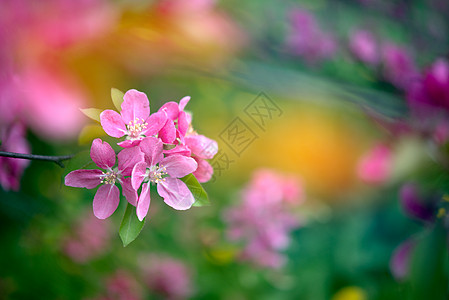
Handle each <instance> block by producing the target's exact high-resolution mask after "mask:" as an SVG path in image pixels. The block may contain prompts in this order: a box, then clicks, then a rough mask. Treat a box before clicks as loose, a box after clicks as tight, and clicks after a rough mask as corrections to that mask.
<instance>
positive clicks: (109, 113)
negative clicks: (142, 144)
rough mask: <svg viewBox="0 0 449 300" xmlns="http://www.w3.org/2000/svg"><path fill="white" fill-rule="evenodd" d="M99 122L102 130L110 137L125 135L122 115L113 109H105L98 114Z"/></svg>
mask: <svg viewBox="0 0 449 300" xmlns="http://www.w3.org/2000/svg"><path fill="white" fill-rule="evenodd" d="M100 122H101V126H102V127H103V130H104V131H105V132H106V133H107V134H108V135H109V136H112V137H115V138H119V137H122V136H124V135H125V133H126V131H127V130H126V126H125V122H123V119H122V116H120V115H119V113H118V112H116V111H113V110H110V109H108V110H105V111H103V112H102V113H101V114H100Z"/></svg>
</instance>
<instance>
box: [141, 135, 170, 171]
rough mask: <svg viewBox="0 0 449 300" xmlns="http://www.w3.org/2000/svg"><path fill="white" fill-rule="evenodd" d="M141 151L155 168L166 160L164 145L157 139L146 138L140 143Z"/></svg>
mask: <svg viewBox="0 0 449 300" xmlns="http://www.w3.org/2000/svg"><path fill="white" fill-rule="evenodd" d="M139 147H140V150H142V152H143V153H144V154H145V160H146V162H147V163H148V164H149V165H150V166H154V165H155V164H157V163H158V162H160V161H161V160H162V159H163V158H164V154H163V153H162V151H163V150H164V144H163V143H162V142H161V140H160V139H158V138H155V137H152V136H150V137H146V138H144V139H143V140H142V142H140V145H139Z"/></svg>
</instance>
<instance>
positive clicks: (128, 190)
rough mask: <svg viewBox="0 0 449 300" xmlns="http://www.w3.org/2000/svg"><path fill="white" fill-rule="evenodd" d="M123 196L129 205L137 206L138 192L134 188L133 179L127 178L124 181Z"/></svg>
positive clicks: (122, 184)
mask: <svg viewBox="0 0 449 300" xmlns="http://www.w3.org/2000/svg"><path fill="white" fill-rule="evenodd" d="M121 186H122V194H123V196H125V198H126V200H128V202H129V204H131V205H134V206H136V205H137V191H136V190H135V189H134V188H133V187H132V184H131V177H126V178H123V179H122V182H121Z"/></svg>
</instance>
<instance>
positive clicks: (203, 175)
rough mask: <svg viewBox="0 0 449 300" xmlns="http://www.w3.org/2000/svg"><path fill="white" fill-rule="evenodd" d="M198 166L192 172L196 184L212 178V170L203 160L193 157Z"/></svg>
mask: <svg viewBox="0 0 449 300" xmlns="http://www.w3.org/2000/svg"><path fill="white" fill-rule="evenodd" d="M194 159H195V161H196V162H197V164H198V168H197V169H196V171H195V172H193V176H195V177H196V179H197V180H198V182H207V181H209V180H210V179H211V178H212V175H213V174H214V168H212V166H211V165H210V164H209V163H208V162H207V161H206V160H204V159H201V158H198V157H194Z"/></svg>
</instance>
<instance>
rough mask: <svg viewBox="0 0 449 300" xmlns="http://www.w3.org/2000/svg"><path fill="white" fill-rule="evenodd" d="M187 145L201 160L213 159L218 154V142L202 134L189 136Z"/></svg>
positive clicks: (186, 140) (186, 141)
mask: <svg viewBox="0 0 449 300" xmlns="http://www.w3.org/2000/svg"><path fill="white" fill-rule="evenodd" d="M185 143H186V145H187V146H188V147H189V148H190V150H192V153H193V154H195V155H196V156H198V157H199V158H203V159H211V158H213V157H214V156H215V154H217V152H218V144H217V142H216V141H214V140H212V139H210V138H208V137H205V136H204V135H201V134H195V135H189V136H187V137H186V138H185Z"/></svg>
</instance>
